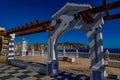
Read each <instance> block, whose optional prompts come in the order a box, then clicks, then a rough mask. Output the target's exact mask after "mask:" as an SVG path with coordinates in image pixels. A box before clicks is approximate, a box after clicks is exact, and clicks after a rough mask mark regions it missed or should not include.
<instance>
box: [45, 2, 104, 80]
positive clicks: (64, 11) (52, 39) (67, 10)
mask: <svg viewBox="0 0 120 80" xmlns="http://www.w3.org/2000/svg"><path fill="white" fill-rule="evenodd" d="M89 8H91V6H90V5H88V4H74V3H67V4H66V5H65V6H64V7H63V8H61V9H60V10H59V11H58V12H57V13H55V14H54V15H53V16H52V18H53V20H52V23H51V25H52V26H54V27H55V29H54V31H50V32H49V40H48V47H49V50H48V52H49V53H48V62H47V74H48V75H51V76H55V75H58V55H57V41H58V39H59V37H60V36H61V34H63V33H64V32H66V31H68V30H71V29H77V30H81V31H83V32H84V33H85V34H86V36H87V38H88V40H89V42H90V60H91V66H90V80H104V75H105V68H104V60H103V45H102V31H101V30H102V26H101V25H102V24H103V17H102V13H97V14H93V15H92V17H93V18H94V19H95V22H94V23H91V24H86V23H85V22H84V21H83V20H82V19H75V18H74V14H75V13H77V12H80V11H83V10H86V9H89ZM56 19H61V20H62V22H61V23H60V24H58V23H56Z"/></svg>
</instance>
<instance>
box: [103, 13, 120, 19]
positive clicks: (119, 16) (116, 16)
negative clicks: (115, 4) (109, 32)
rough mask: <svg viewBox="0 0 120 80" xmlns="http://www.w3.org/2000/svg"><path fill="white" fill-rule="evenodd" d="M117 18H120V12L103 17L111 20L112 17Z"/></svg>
mask: <svg viewBox="0 0 120 80" xmlns="http://www.w3.org/2000/svg"><path fill="white" fill-rule="evenodd" d="M119 18H120V14H115V15H111V16H105V17H103V19H104V20H113V19H119Z"/></svg>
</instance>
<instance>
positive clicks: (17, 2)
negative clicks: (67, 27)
mask: <svg viewBox="0 0 120 80" xmlns="http://www.w3.org/2000/svg"><path fill="white" fill-rule="evenodd" d="M113 1H117V0H108V2H113ZM66 2H73V3H84V4H85V3H87V4H91V5H92V6H93V7H95V6H99V5H102V0H0V26H1V27H5V28H6V29H7V30H8V29H11V28H13V27H17V26H20V25H23V24H26V23H30V22H34V21H35V20H36V19H39V20H41V21H47V20H49V19H51V16H52V15H53V14H54V13H55V12H57V11H58V10H59V9H60V8H61V7H63V6H64V5H65V3H66ZM114 13H120V9H117V10H112V11H111V14H114ZM22 37H23V36H22ZM22 37H18V38H17V39H16V42H20V41H22ZM24 37H25V38H26V39H27V40H28V42H29V44H32V43H47V39H48V35H47V32H43V33H38V34H32V35H28V36H24ZM65 41H69V42H79V43H84V44H89V42H88V39H87V37H86V36H85V34H84V33H82V32H81V31H77V30H71V31H68V32H66V33H64V34H63V35H62V36H61V38H60V40H59V42H65ZM103 45H104V48H120V19H116V20H111V21H105V23H104V25H103Z"/></svg>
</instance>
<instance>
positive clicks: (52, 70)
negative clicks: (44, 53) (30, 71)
mask: <svg viewBox="0 0 120 80" xmlns="http://www.w3.org/2000/svg"><path fill="white" fill-rule="evenodd" d="M46 72H47V75H49V76H57V75H58V73H59V71H58V61H57V60H53V61H48V62H47V71H46Z"/></svg>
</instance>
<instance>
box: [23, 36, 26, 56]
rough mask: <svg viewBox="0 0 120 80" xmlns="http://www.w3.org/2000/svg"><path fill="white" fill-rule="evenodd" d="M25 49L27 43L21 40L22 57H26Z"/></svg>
mask: <svg viewBox="0 0 120 80" xmlns="http://www.w3.org/2000/svg"><path fill="white" fill-rule="evenodd" d="M26 47H27V41H25V39H24V38H23V42H22V56H26V52H27V50H26Z"/></svg>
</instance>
